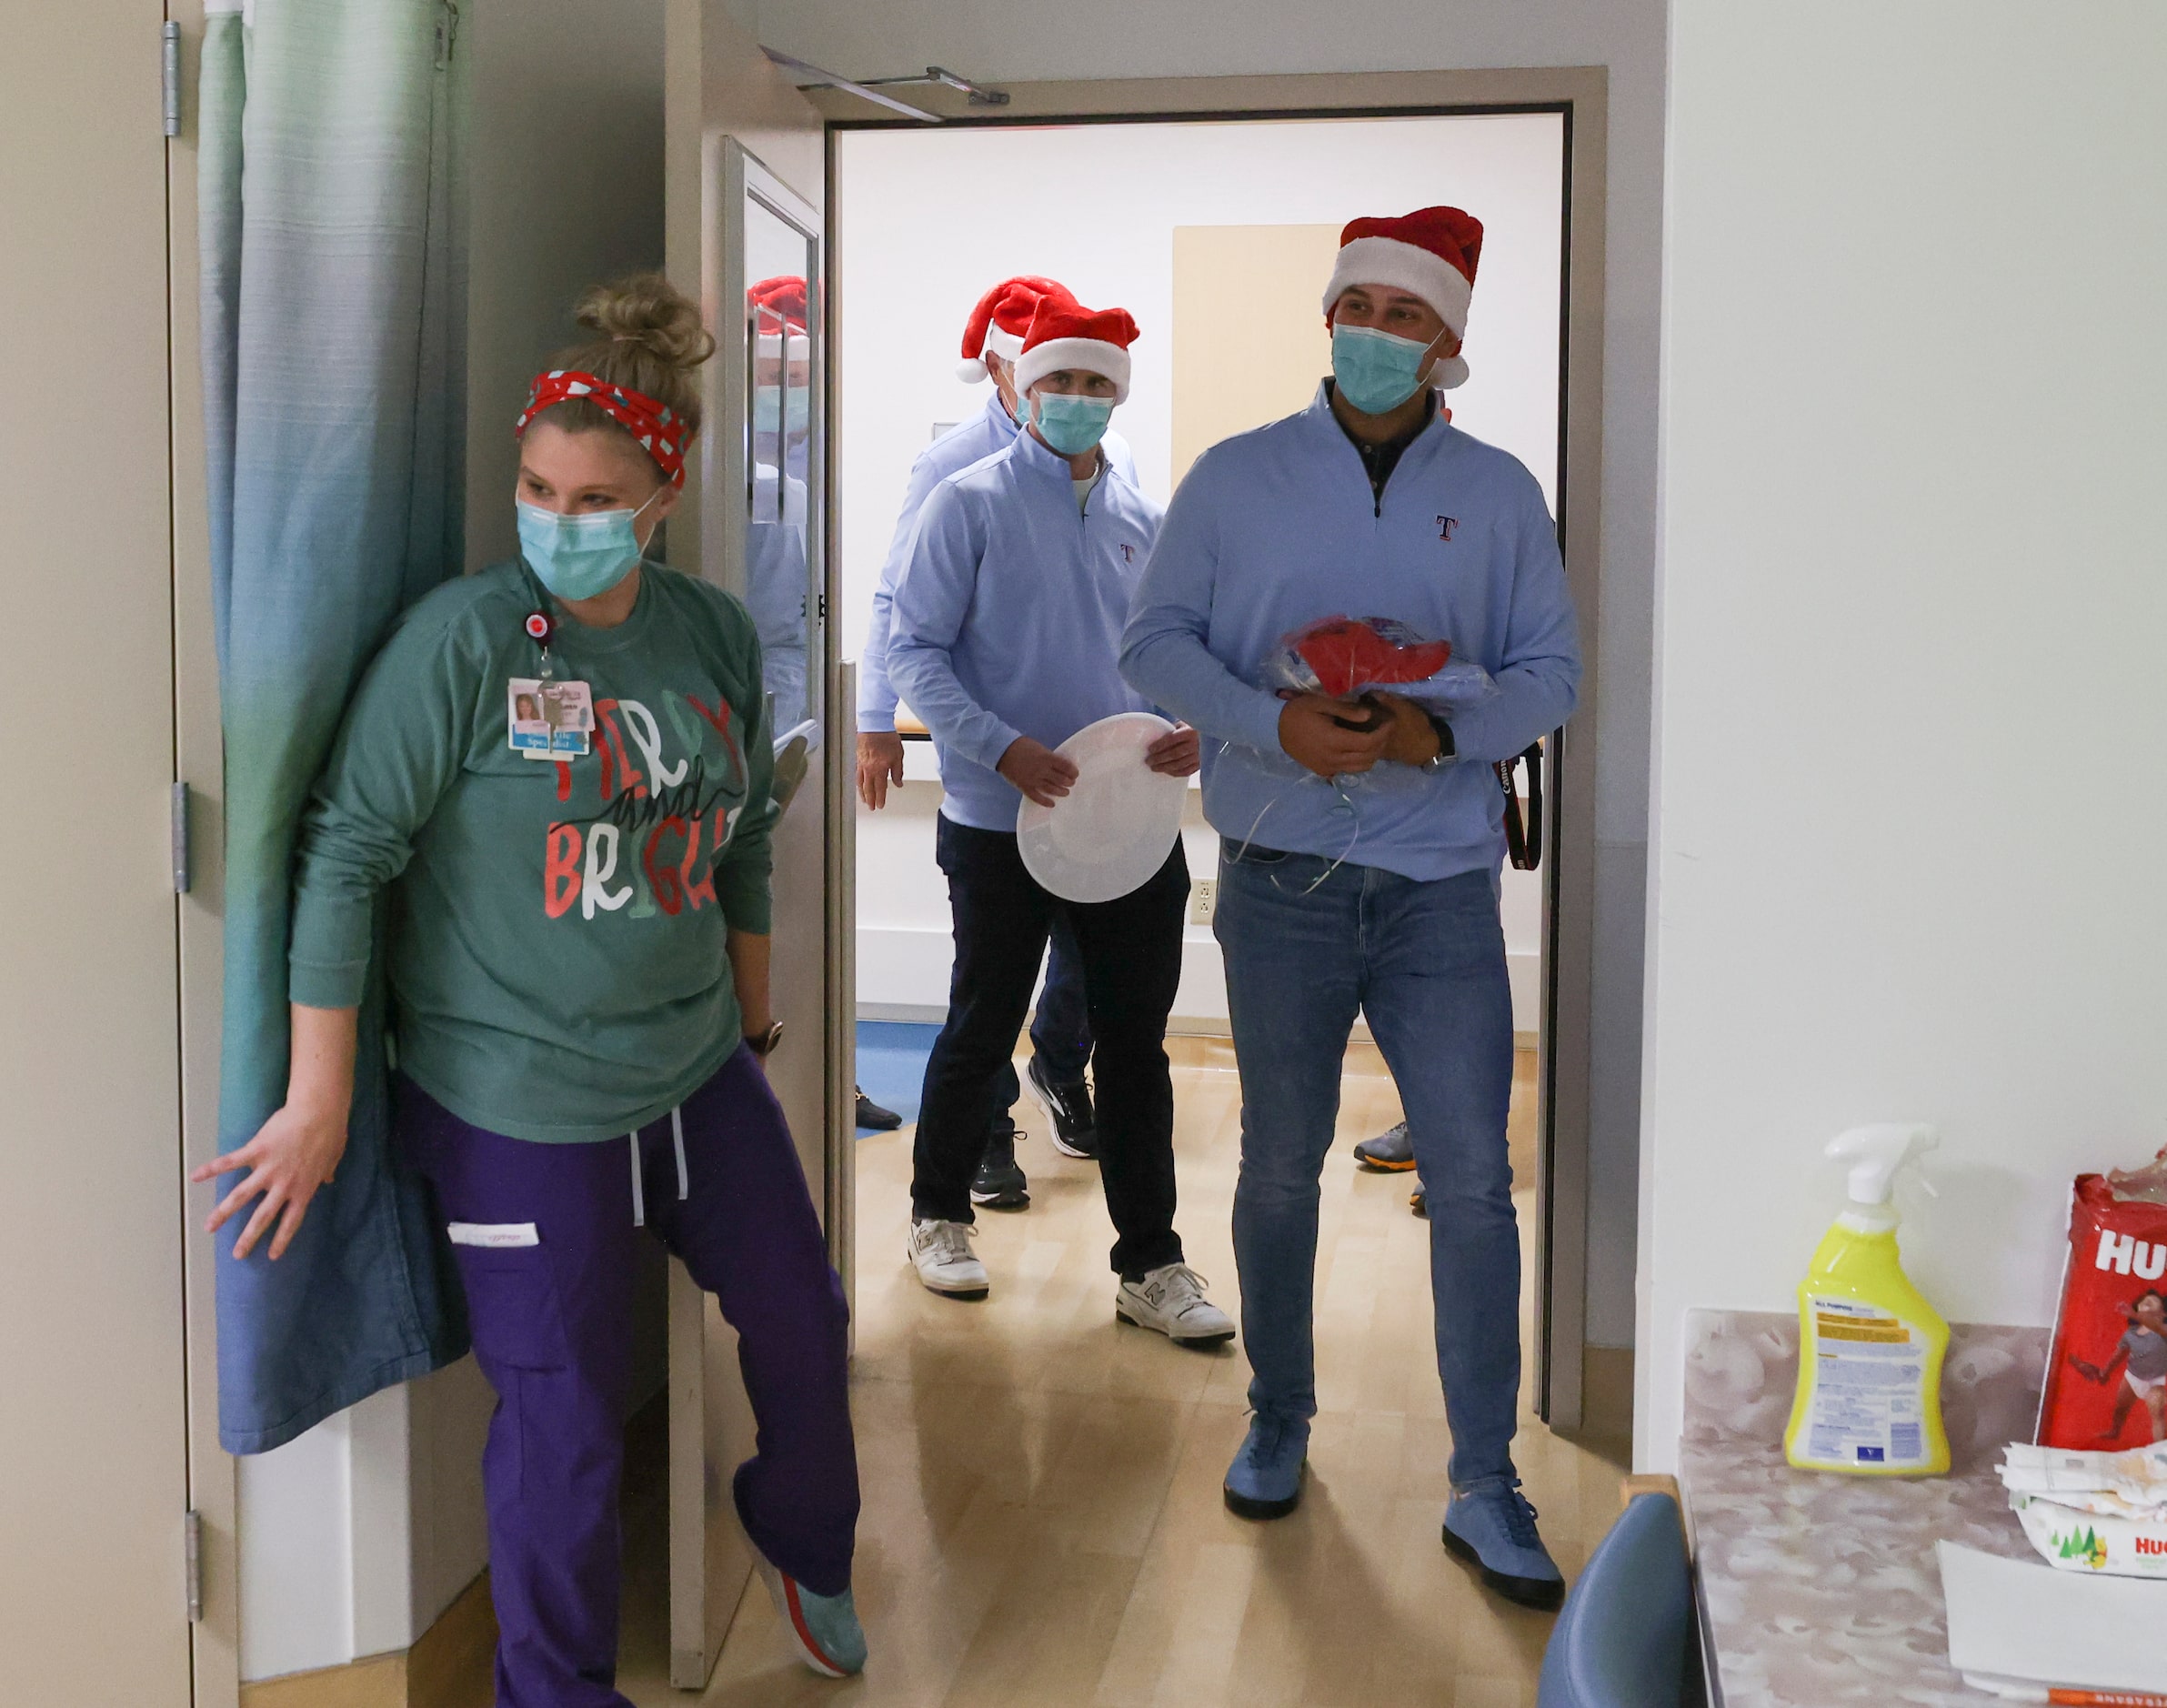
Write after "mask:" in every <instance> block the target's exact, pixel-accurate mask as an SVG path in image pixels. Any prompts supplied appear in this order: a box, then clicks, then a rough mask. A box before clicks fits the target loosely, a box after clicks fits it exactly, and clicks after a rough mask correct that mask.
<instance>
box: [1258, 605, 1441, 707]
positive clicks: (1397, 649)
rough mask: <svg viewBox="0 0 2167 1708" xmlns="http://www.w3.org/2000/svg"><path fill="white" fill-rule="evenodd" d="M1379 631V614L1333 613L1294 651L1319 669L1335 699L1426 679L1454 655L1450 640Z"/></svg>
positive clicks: (1321, 683) (1306, 632) (1320, 686)
mask: <svg viewBox="0 0 2167 1708" xmlns="http://www.w3.org/2000/svg"><path fill="white" fill-rule="evenodd" d="M1391 627H1392V628H1399V627H1400V626H1399V625H1398V624H1393V625H1391ZM1400 632H1402V633H1405V632H1407V631H1405V630H1401V631H1400ZM1293 650H1294V651H1295V653H1296V654H1297V655H1299V658H1301V661H1302V662H1303V663H1304V664H1306V665H1308V666H1309V668H1310V670H1311V671H1313V672H1314V673H1315V675H1316V678H1317V691H1318V692H1319V693H1320V694H1329V695H1330V696H1331V697H1332V698H1334V699H1346V698H1351V697H1352V696H1353V695H1355V694H1356V693H1358V692H1359V691H1360V690H1361V689H1362V688H1368V687H1375V686H1376V685H1377V684H1379V683H1380V682H1420V681H1422V680H1424V679H1425V678H1429V677H1432V676H1435V675H1436V674H1437V673H1438V672H1439V671H1440V670H1441V669H1443V668H1445V665H1446V662H1447V661H1448V660H1449V659H1450V658H1451V657H1452V643H1451V642H1450V641H1449V640H1409V641H1400V640H1395V639H1393V638H1390V637H1389V635H1387V634H1383V633H1379V624H1378V622H1377V621H1376V619H1374V618H1372V619H1370V620H1369V621H1368V622H1364V621H1361V620H1359V619H1358V618H1352V617H1328V618H1325V619H1324V620H1323V621H1322V622H1319V623H1311V624H1310V625H1309V627H1308V628H1305V629H1303V630H1302V631H1301V633H1300V634H1299V636H1298V637H1296V638H1295V639H1294V642H1293Z"/></svg>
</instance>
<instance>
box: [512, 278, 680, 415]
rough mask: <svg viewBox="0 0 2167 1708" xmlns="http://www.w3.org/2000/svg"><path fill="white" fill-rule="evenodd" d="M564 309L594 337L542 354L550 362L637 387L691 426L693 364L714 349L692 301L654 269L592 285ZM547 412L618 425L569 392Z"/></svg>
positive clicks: (623, 384) (612, 383)
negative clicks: (570, 307)
mask: <svg viewBox="0 0 2167 1708" xmlns="http://www.w3.org/2000/svg"><path fill="white" fill-rule="evenodd" d="M572 317H573V318H574V319H575V320H577V322H578V323H579V324H580V325H581V326H583V327H586V328H587V330H588V331H589V332H592V333H594V334H596V335H597V337H596V338H595V340H594V341H593V342H591V343H587V344H576V345H574V346H572V347H570V348H569V349H565V350H559V351H558V352H557V354H556V355H555V356H553V357H550V358H549V366H550V367H551V368H553V369H554V368H567V367H576V368H578V369H579V370H581V371H582V372H584V373H588V374H592V375H594V376H595V377H597V378H598V379H606V380H607V381H608V382H609V383H610V384H611V385H613V386H623V387H627V388H629V389H630V390H633V391H638V392H645V393H646V394H647V396H648V397H652V398H654V399H655V400H656V401H657V402H658V403H663V404H667V405H668V407H670V408H671V409H672V410H674V411H675V412H676V413H677V414H678V415H679V416H682V417H684V419H685V421H686V423H687V427H689V429H690V430H691V431H692V432H694V433H697V432H698V431H699V426H700V388H699V383H698V380H697V377H696V376H695V374H694V371H693V370H694V369H696V368H697V367H699V365H700V364H701V363H702V362H704V361H706V360H707V358H708V357H710V356H712V355H714V354H715V339H714V338H713V337H712V336H711V335H710V334H709V333H708V331H707V327H705V326H703V325H702V324H701V323H700V311H699V306H698V305H697V303H695V302H693V301H692V300H691V299H690V298H689V297H687V296H686V295H685V293H684V292H682V291H680V290H679V289H678V288H677V286H675V285H672V284H671V283H670V282H669V280H668V279H667V278H665V277H664V276H662V275H661V274H659V273H635V274H633V275H632V276H630V277H628V278H620V279H615V280H612V281H611V282H610V283H609V284H607V285H597V286H595V287H594V288H593V289H592V290H590V291H588V292H587V295H586V296H582V297H581V298H580V299H579V306H578V307H577V309H575V310H574V311H573V316H572ZM549 418H550V419H551V420H552V421H553V422H555V423H556V424H557V426H559V427H563V428H565V429H566V430H567V432H574V433H577V432H586V431H589V430H592V429H596V428H601V427H607V428H610V429H612V430H614V431H616V432H618V433H623V432H624V431H625V429H624V428H623V427H618V426H617V423H616V422H615V421H613V420H611V419H610V418H609V417H607V416H606V415H604V414H603V413H602V411H601V410H600V409H598V408H597V407H595V406H594V405H593V404H591V403H588V402H587V401H585V400H584V399H582V398H577V397H574V398H570V399H567V401H566V402H564V403H560V404H558V405H557V406H556V407H554V408H552V409H551V410H550V411H549ZM627 437H630V435H628V434H627Z"/></svg>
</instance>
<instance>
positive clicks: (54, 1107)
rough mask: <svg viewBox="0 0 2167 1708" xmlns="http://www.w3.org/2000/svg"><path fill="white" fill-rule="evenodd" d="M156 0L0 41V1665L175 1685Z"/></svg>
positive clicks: (177, 1475)
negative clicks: (7, 814) (3, 348)
mask: <svg viewBox="0 0 2167 1708" xmlns="http://www.w3.org/2000/svg"><path fill="white" fill-rule="evenodd" d="M163 16H164V7H163V5H162V4H160V0H106V3H105V4H103V5H95V6H84V5H76V4H69V3H68V0H15V4H14V5H11V6H10V8H9V11H8V45H7V51H6V53H5V55H0V110H5V112H6V114H7V116H8V138H9V140H8V144H7V146H6V147H5V149H4V150H0V231H4V232H5V239H4V240H0V317H4V318H5V322H6V324H7V325H9V326H10V327H13V328H15V338H14V339H13V341H12V348H11V352H10V358H9V360H10V377H11V380H12V382H13V384H14V387H15V396H16V397H17V399H18V402H17V407H13V408H11V409H8V410H7V411H5V415H4V417H0V461H4V462H5V467H7V469H8V472H9V475H10V477H11V478H12V480H13V481H14V483H15V502H16V514H17V516H18V517H20V518H22V519H24V520H25V521H27V522H29V523H30V524H31V525H32V526H30V527H27V528H17V529H15V530H12V538H11V540H10V543H9V544H8V545H7V546H6V547H5V548H0V553H4V555H0V586H4V587H5V593H6V600H7V608H8V615H9V619H10V621H9V632H10V634H11V636H12V638H13V642H12V644H11V645H10V646H9V647H8V648H7V653H8V657H7V664H6V669H5V677H6V682H7V690H8V701H9V706H8V726H9V749H10V752H11V753H12V755H13V756H14V759H15V778H16V794H17V800H18V809H17V811H16V814H15V819H14V822H13V823H12V824H11V825H10V827H9V834H8V835H7V836H6V837H5V838H0V894H5V897H6V899H7V900H6V905H5V907H4V908H0V1040H5V1041H4V1042H0V1203H5V1204H6V1205H7V1206H8V1207H9V1210H10V1211H11V1213H10V1216H9V1218H8V1224H9V1225H8V1231H7V1237H6V1239H5V1241H0V1297H4V1298H5V1301H6V1305H5V1310H0V1371H5V1372H6V1374H5V1377H4V1378H0V1538H5V1543H4V1544H0V1653H4V1654H5V1662H4V1663H0V1669H4V1671H5V1687H4V1688H0V1693H4V1694H5V1697H6V1699H7V1700H8V1701H9V1702H11V1703H14V1702H20V1703H37V1704H38V1705H39V1708H72V1705H73V1704H77V1703H81V1704H85V1705H88V1704H98V1705H99V1708H105V1704H111V1703H127V1704H129V1708H161V1705H162V1704H168V1703H171V1704H180V1703H186V1702H187V1701H188V1700H189V1680H188V1628H187V1624H186V1617H185V1604H184V1583H183V1570H182V1515H183V1513H184V1512H185V1510H186V1505H187V1481H186V1472H187V1464H186V1411H185V1399H186V1389H185V1381H186V1378H185V1372H184V1367H183V1361H184V1350H183V1334H182V1311H181V1255H180V1227H181V1193H180V1182H179V1164H180V1135H179V1107H178V1077H179V1065H178V1061H177V1059H176V995H175V980H176V949H175V935H174V894H173V884H172V878H171V868H170V864H169V861H168V859H167V843H166V830H167V820H168V812H169V799H170V796H169V789H170V785H171V782H172V778H173V728H174V710H173V674H172V646H173V630H172V609H173V607H172V601H173V585H172V551H171V527H172V520H171V513H170V503H169V499H170V488H169V482H168V475H167V467H168V465H167V400H166V142H165V138H164V136H162V134H161V132H160V128H159V122H158V110H159V109H158V31H159V26H160V24H161V22H162V20H163Z"/></svg>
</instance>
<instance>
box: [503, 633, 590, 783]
mask: <svg viewBox="0 0 2167 1708" xmlns="http://www.w3.org/2000/svg"><path fill="white" fill-rule="evenodd" d="M523 627H524V628H526V631H527V638H528V639H529V640H531V641H533V642H534V643H535V644H536V645H537V647H539V648H541V663H540V665H539V666H538V667H537V674H536V675H534V676H516V677H513V678H511V680H510V681H509V682H508V683H507V685H506V689H505V701H506V704H505V722H506V728H507V731H508V732H509V733H508V737H507V739H508V741H509V744H510V747H511V749H512V751H513V752H515V753H518V754H522V755H524V756H525V757H526V758H527V759H558V760H565V759H585V758H586V757H587V752H588V750H589V749H590V748H591V747H592V745H593V731H594V728H595V706H594V691H593V690H592V689H591V688H589V687H588V686H587V684H586V683H585V682H570V681H560V680H558V679H557V664H556V660H555V659H553V658H551V657H550V653H549V642H550V641H551V640H552V639H553V638H555V637H556V634H557V619H556V618H553V617H551V616H550V614H549V612H548V611H547V609H546V608H538V609H536V610H532V611H529V612H528V613H527V619H526V622H525V624H524V625H523Z"/></svg>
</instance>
